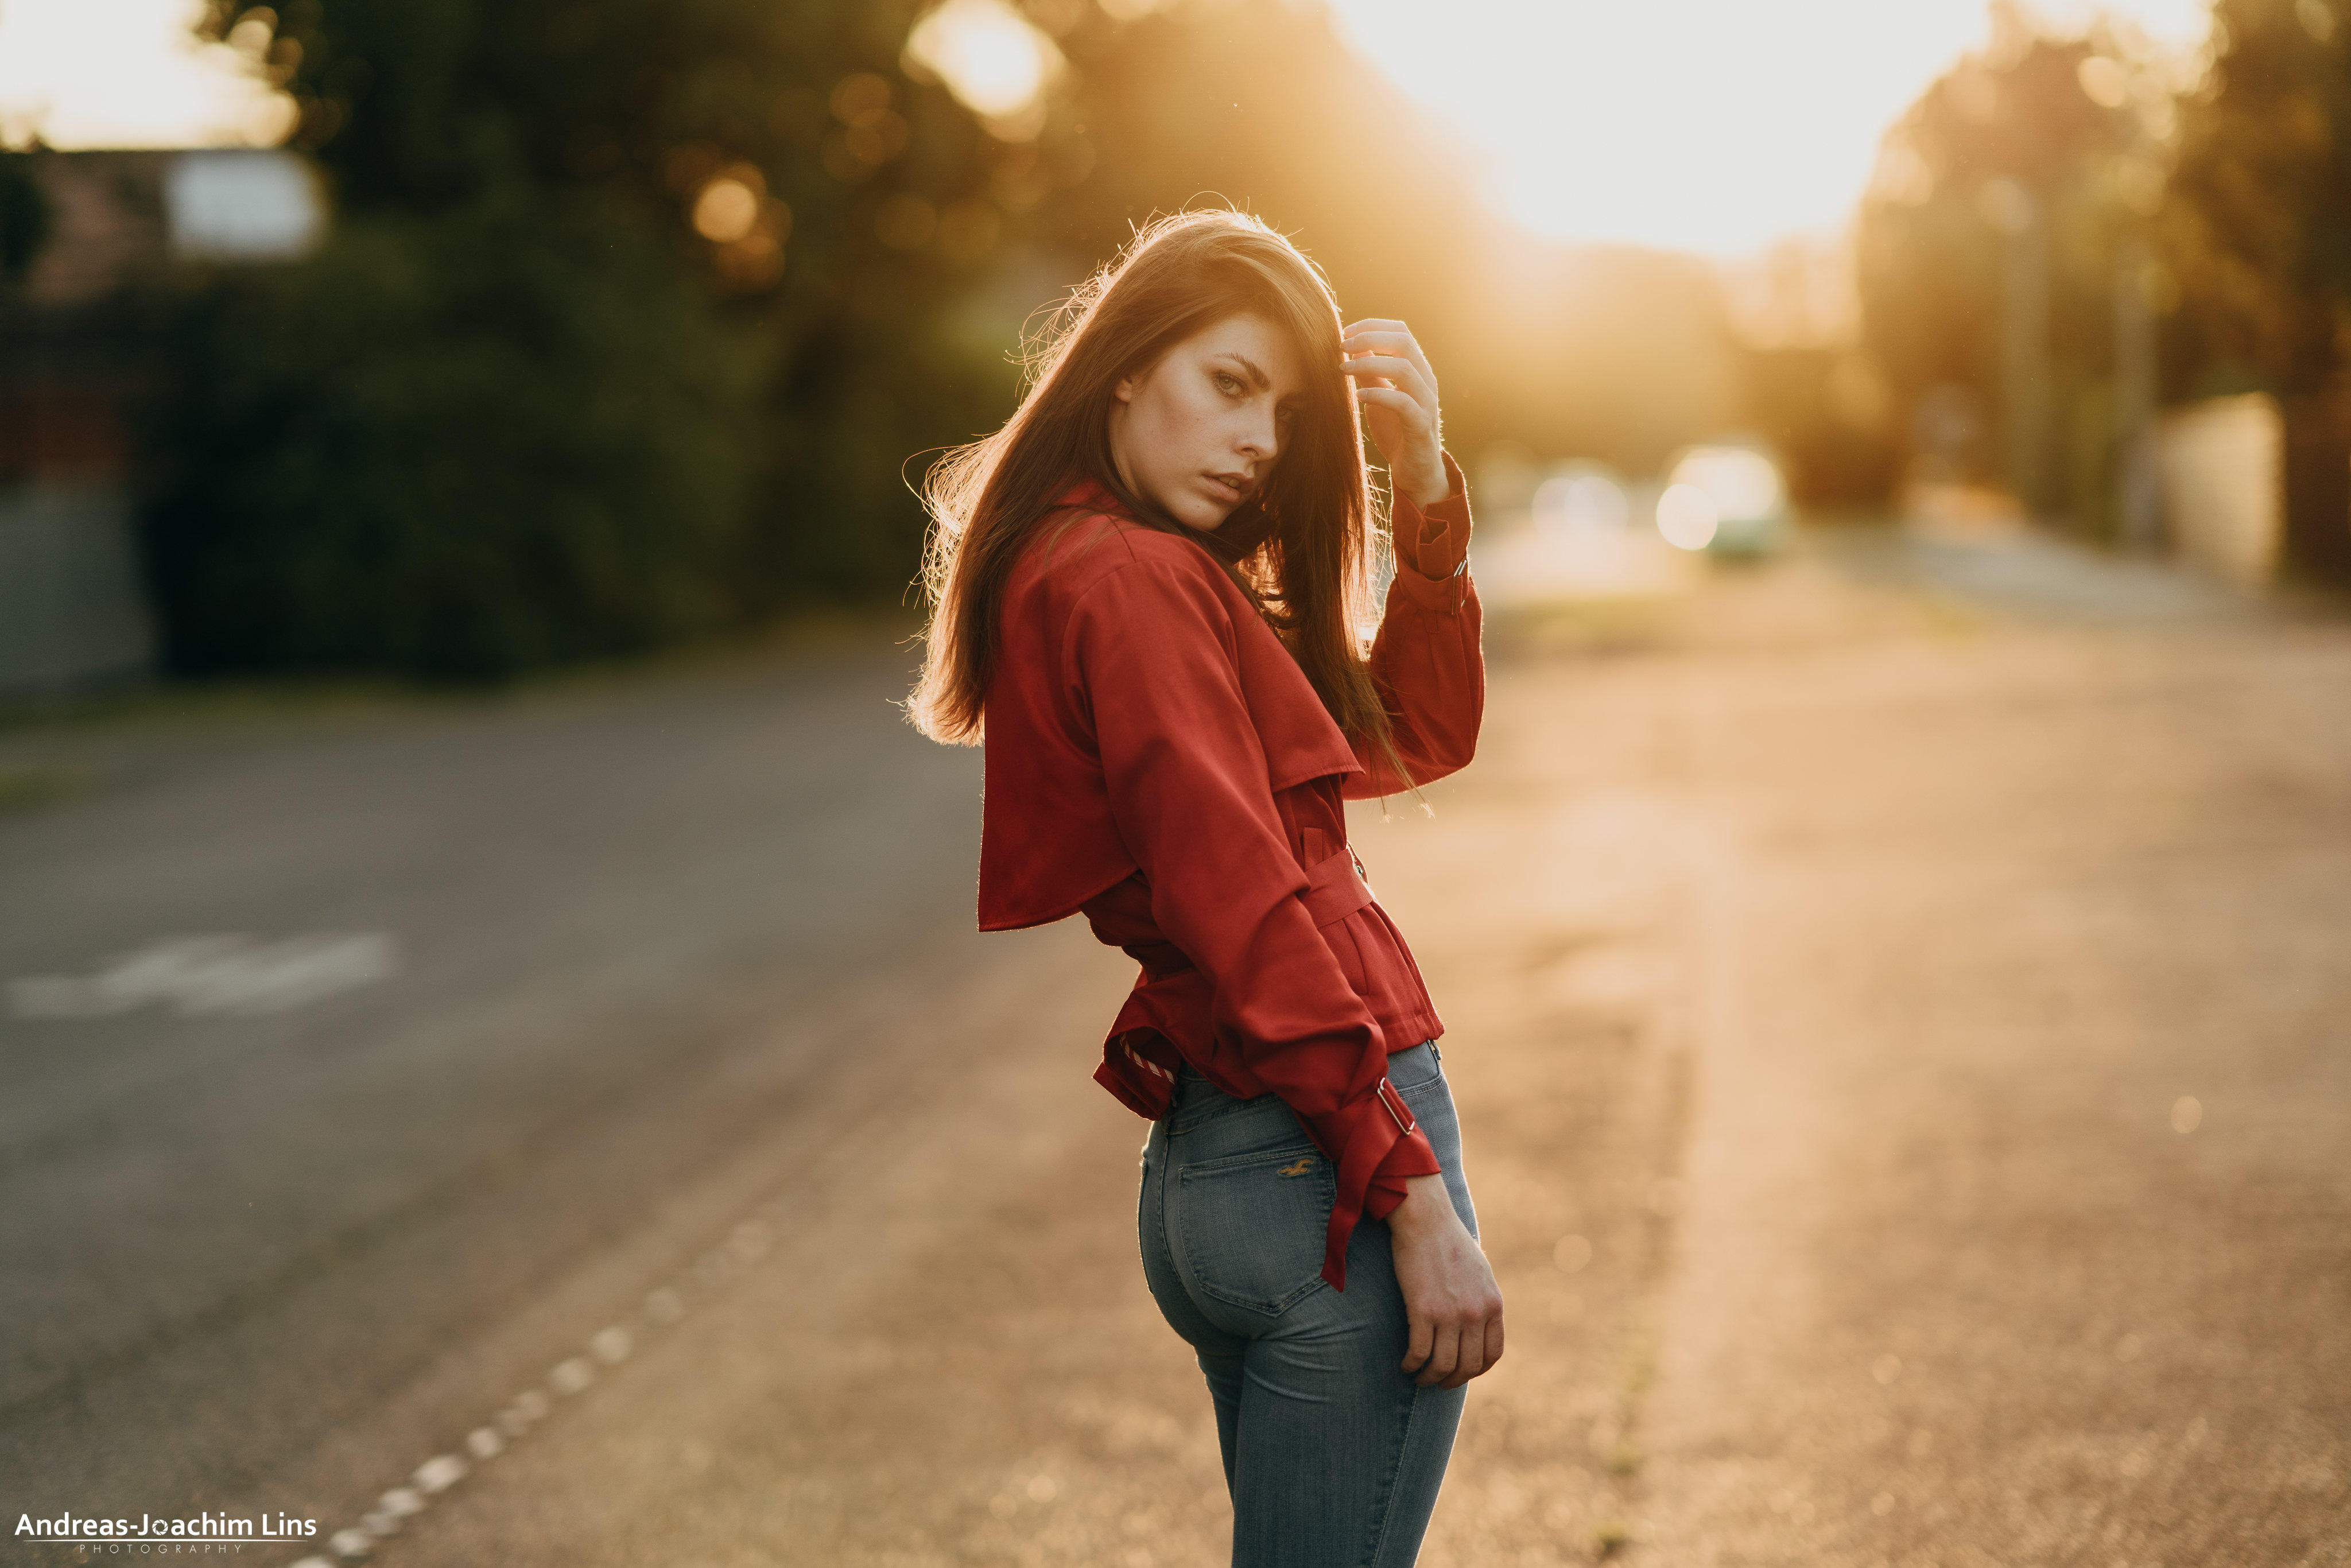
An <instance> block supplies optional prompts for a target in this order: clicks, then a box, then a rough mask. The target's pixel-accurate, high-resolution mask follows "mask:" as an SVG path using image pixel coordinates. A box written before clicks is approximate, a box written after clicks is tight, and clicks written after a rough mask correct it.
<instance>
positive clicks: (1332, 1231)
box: [1310, 1076, 1437, 1291]
mask: <svg viewBox="0 0 2351 1568" xmlns="http://www.w3.org/2000/svg"><path fill="white" fill-rule="evenodd" d="M1310 1130H1311V1132H1312V1133H1313V1134H1314V1135H1315V1137H1316V1140H1317V1141H1318V1142H1320V1143H1321V1144H1322V1148H1323V1152H1324V1153H1326V1154H1328V1155H1330V1156H1331V1158H1332V1160H1333V1161H1334V1162H1336V1163H1337V1165H1338V1167H1339V1188H1338V1191H1337V1193H1336V1194H1335V1195H1334V1196H1333V1198H1332V1204H1331V1224H1330V1228H1329V1229H1328V1230H1327V1231H1326V1232H1325V1233H1324V1237H1323V1250H1322V1278H1323V1279H1325V1280H1327V1281H1330V1284H1331V1288H1332V1290H1334V1291H1344V1290H1345V1289H1346V1288H1347V1243H1348V1241H1349V1240H1350V1239H1352V1238H1353V1236H1354V1233H1355V1222H1356V1220H1357V1219H1358V1218H1361V1217H1362V1215H1363V1213H1364V1203H1365V1202H1366V1200H1367V1199H1368V1198H1369V1197H1370V1196H1371V1187H1372V1180H1373V1177H1374V1176H1377V1175H1381V1174H1383V1173H1385V1172H1386V1171H1387V1169H1388V1157H1389V1155H1391V1154H1393V1153H1394V1152H1395V1149H1396V1148H1397V1146H1398V1145H1406V1144H1409V1143H1411V1142H1412V1141H1414V1140H1417V1142H1418V1145H1419V1150H1420V1151H1425V1153H1426V1159H1427V1162H1428V1165H1429V1166H1430V1172H1429V1173H1428V1174H1433V1173H1434V1172H1435V1170H1436V1169H1437V1163H1436V1151H1435V1150H1434V1149H1431V1148H1429V1145H1428V1138H1427V1136H1426V1134H1423V1133H1421V1132H1420V1131H1419V1124H1418V1122H1417V1121H1416V1119H1415V1118H1414V1116H1413V1114H1412V1107H1411V1106H1409V1105H1407V1104H1405V1100H1404V1096H1403V1095H1401V1094H1399V1093H1397V1092H1396V1091H1395V1085H1393V1084H1391V1083H1390V1082H1388V1081H1387V1079H1386V1077H1385V1076H1382V1078H1381V1079H1380V1081H1379V1084H1378V1086H1377V1087H1376V1088H1374V1090H1373V1092H1371V1093H1369V1094H1366V1095H1364V1097H1363V1098H1362V1099H1360V1100H1357V1101H1355V1102H1353V1103H1352V1104H1347V1105H1343V1106H1341V1107H1340V1108H1339V1109H1338V1110H1336V1111H1332V1112H1331V1113H1328V1114H1325V1115H1322V1116H1317V1117H1315V1118H1314V1121H1313V1125H1312V1126H1311V1129H1310ZM1406 1157H1407V1159H1417V1158H1419V1157H1421V1156H1420V1155H1419V1154H1417V1153H1415V1154H1408V1155H1407V1156H1406ZM1399 1174H1414V1175H1418V1174H1423V1173H1420V1172H1416V1171H1407V1172H1400V1173H1399ZM1388 1207H1390V1208H1391V1209H1393V1208H1394V1207H1395V1205H1394V1204H1390V1205H1389V1206H1388Z"/></svg>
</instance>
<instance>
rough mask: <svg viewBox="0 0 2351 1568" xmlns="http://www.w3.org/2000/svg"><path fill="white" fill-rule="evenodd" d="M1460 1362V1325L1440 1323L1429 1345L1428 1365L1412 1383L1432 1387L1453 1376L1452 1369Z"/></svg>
mask: <svg viewBox="0 0 2351 1568" xmlns="http://www.w3.org/2000/svg"><path fill="white" fill-rule="evenodd" d="M1460 1360H1461V1327H1460V1325H1459V1324H1458V1323H1440V1324H1438V1325H1437V1328H1436V1331H1435V1337H1434V1339H1433V1340H1432V1342H1431V1344H1430V1348H1429V1354H1428V1364H1427V1365H1426V1366H1424V1367H1422V1368H1421V1369H1420V1375H1419V1376H1417V1377H1416V1378H1414V1379H1413V1381H1414V1382H1415V1383H1417V1384H1419V1385H1421V1386H1422V1387H1423V1388H1431V1387H1434V1386H1436V1385H1437V1384H1440V1383H1443V1382H1444V1381H1445V1380H1446V1379H1447V1378H1448V1377H1450V1376H1452V1375H1453V1369H1454V1367H1455V1366H1456V1365H1458V1364H1459V1363H1460Z"/></svg>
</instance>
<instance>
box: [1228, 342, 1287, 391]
mask: <svg viewBox="0 0 2351 1568" xmlns="http://www.w3.org/2000/svg"><path fill="white" fill-rule="evenodd" d="M1217 358H1218V359H1220V360H1230V361H1234V362H1235V363H1236V364H1238V365H1239V366H1240V367H1241V369H1243V370H1245V371H1248V372H1249V380H1251V381H1253V382H1256V383H1257V386H1258V390H1259V392H1263V391H1265V390H1266V389H1268V388H1270V387H1271V386H1272V385H1273V378H1272V377H1271V376H1270V375H1267V374H1266V373H1265V372H1264V371H1261V370H1259V369H1258V365H1257V361H1255V360H1252V359H1250V358H1249V356H1248V355H1247V354H1239V353H1235V352H1234V351H1233V350H1230V349H1223V350H1218V351H1217Z"/></svg>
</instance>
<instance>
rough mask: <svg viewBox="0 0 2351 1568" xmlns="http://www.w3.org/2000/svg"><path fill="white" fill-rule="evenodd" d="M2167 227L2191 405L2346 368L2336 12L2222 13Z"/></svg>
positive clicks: (2348, 154)
mask: <svg viewBox="0 0 2351 1568" xmlns="http://www.w3.org/2000/svg"><path fill="white" fill-rule="evenodd" d="M2213 23H2214V27H2215V42H2216V44H2217V51H2216V57H2215V60H2214V62H2213V67H2212V72H2211V76H2210V78H2209V79H2208V81H2207V83H2206V85H2205V87H2204V89H2203V90H2202V91H2200V92H2199V93H2197V94H2196V95H2194V96H2193V97H2191V98H2190V99H2189V100H2188V102H2187V104H2186V105H2185V107H2184V112H2183V114H2182V123H2181V134H2180V148H2179V166H2178V168H2177V170H2176V171H2175V172H2174V173H2173V176H2172V183H2171V198H2172V199H2171V204H2170V206H2169V208H2168V211H2167V213H2166V220H2167V221H2166V225H2165V238H2166V240H2167V242H2168V243H2167V246H2166V260H2167V261H2168V263H2169V264H2170V266H2171V267H2173V268H2174V270H2175V273H2176V277H2177V279H2178V286H2179V301H2180V308H2179V309H2178V310H2177V311H2176V312H2175V313H2174V315H2173V317H2172V324H2171V330H2170V332H2169V334H2168V342H2167V355H2166V358H2167V364H2168V371H2169V379H2170V380H2171V382H2172V383H2173V385H2174V386H2175V387H2176V388H2177V389H2178V390H2179V391H2180V392H2185V393H2189V394H2195V393H2205V392H2233V391H2241V390H2244V389H2246V388H2249V387H2262V388H2265V389H2267V390H2269V391H2273V392H2283V393H2287V394H2306V393H2314V392H2323V391H2325V390H2327V389H2329V388H2330V387H2331V386H2333V385H2334V384H2335V382H2336V381H2337V380H2338V379H2339V378H2340V377H2341V376H2342V375H2343V373H2344V371H2345V368H2346V365H2351V16H2341V15H2339V14H2338V11H2337V9H2336V8H2335V5H2332V4H2330V0H2218V4H2217V5H2215V7H2214V10H2213Z"/></svg>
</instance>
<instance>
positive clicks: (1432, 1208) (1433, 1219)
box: [1388, 1176, 1461, 1235]
mask: <svg viewBox="0 0 2351 1568" xmlns="http://www.w3.org/2000/svg"><path fill="white" fill-rule="evenodd" d="M1460 1218H1461V1217H1460V1216H1459V1215H1458V1214H1456V1213H1454V1212H1453V1197H1452V1195H1451V1194H1450V1193H1448V1192H1447V1191H1446V1190H1445V1178H1444V1177H1443V1176H1406V1177H1405V1178H1404V1201H1403V1202H1401V1203H1399V1204H1397V1205H1396V1206H1395V1208H1394V1209H1393V1210H1391V1211H1390V1212H1389V1214H1388V1228H1390V1229H1391V1230H1395V1231H1400V1232H1403V1233H1405V1234H1406V1235H1409V1234H1412V1233H1414V1232H1417V1231H1422V1230H1427V1229H1430V1228H1434V1227H1437V1226H1441V1225H1443V1224H1444V1223H1445V1222H1446V1221H1447V1220H1448V1219H1449V1220H1452V1221H1453V1222H1454V1223H1455V1224H1457V1225H1458V1224H1459V1223H1460Z"/></svg>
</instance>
